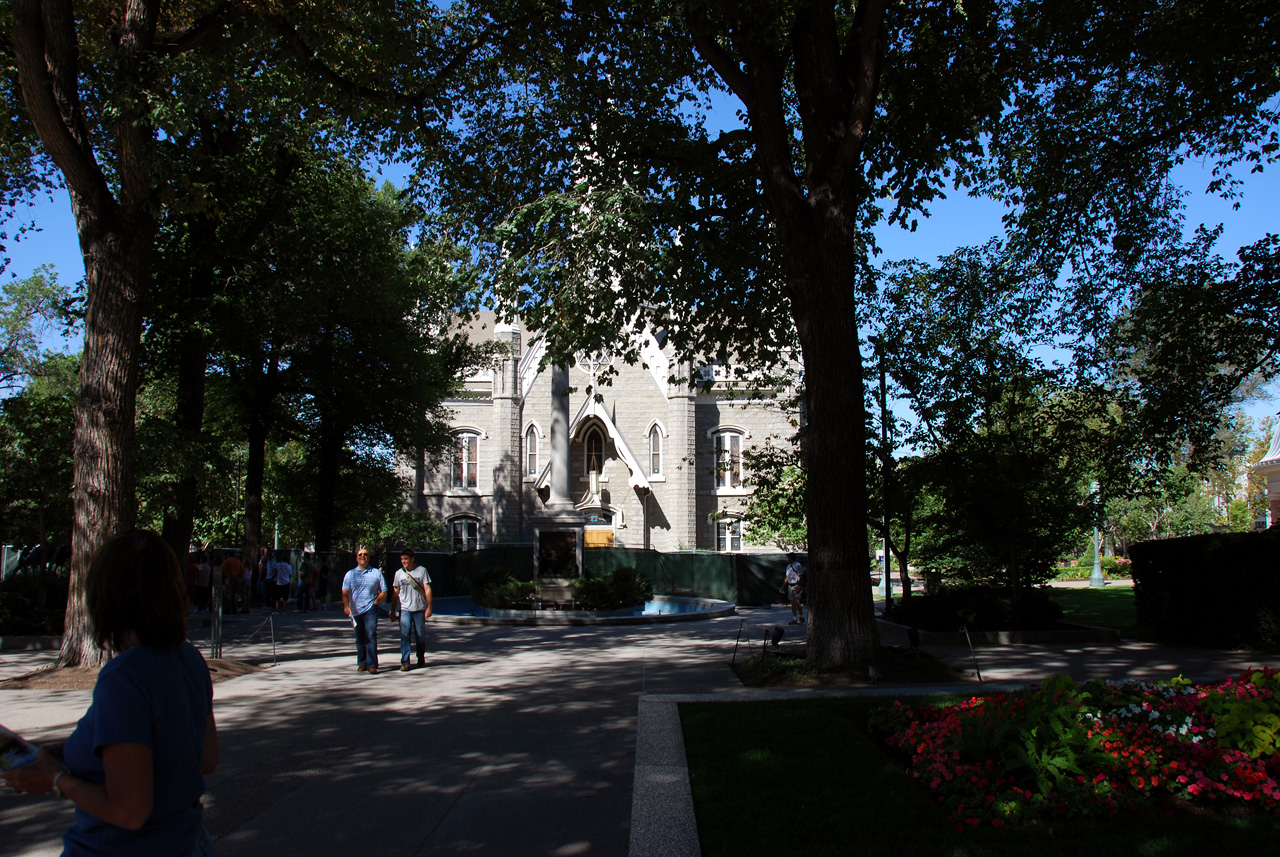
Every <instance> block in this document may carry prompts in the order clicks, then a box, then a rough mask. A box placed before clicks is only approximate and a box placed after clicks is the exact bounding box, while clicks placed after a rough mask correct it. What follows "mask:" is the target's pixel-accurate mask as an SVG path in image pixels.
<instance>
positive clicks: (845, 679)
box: [733, 646, 973, 687]
mask: <svg viewBox="0 0 1280 857" xmlns="http://www.w3.org/2000/svg"><path fill="white" fill-rule="evenodd" d="M804 658H805V649H804V647H796V648H793V649H786V650H782V651H779V650H772V651H770V652H769V654H767V655H765V656H764V657H763V658H762V657H761V656H760V655H759V654H758V653H757V654H755V655H752V656H749V657H748V658H746V659H745V660H744V659H741V658H740V659H739V660H737V661H736V662H735V663H734V665H733V671H734V673H735V674H736V675H737V676H738V680H739V681H741V682H742V683H743V685H745V686H746V687H832V686H834V687H849V686H864V685H866V686H869V685H872V684H875V682H873V681H871V680H870V679H869V678H868V677H867V675H866V673H865V672H862V671H858V672H849V671H834V670H833V671H825V670H814V669H813V668H811V667H810V666H808V664H806V663H805V660H804ZM880 671H881V675H882V678H881V681H886V682H893V683H903V684H929V683H936V682H948V683H955V682H968V681H972V680H973V679H971V678H970V677H968V676H966V675H964V674H962V673H958V672H955V671H954V670H952V669H951V668H949V667H948V666H947V665H946V664H943V663H942V662H941V661H938V660H936V659H935V658H933V657H932V656H931V655H928V654H926V653H924V652H921V651H908V650H907V649H901V648H897V647H895V646H884V647H882V648H881V650H880Z"/></svg>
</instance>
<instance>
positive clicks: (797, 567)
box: [786, 553, 804, 625]
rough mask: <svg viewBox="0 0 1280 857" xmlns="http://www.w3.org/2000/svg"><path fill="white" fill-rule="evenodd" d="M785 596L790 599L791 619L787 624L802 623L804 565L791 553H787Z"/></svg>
mask: <svg viewBox="0 0 1280 857" xmlns="http://www.w3.org/2000/svg"><path fill="white" fill-rule="evenodd" d="M786 586H787V597H788V598H790V599H791V621H790V622H788V623H787V624H788V625H803V624H804V604H803V603H802V601H801V599H803V598H804V566H802V565H801V564H800V561H799V560H797V559H796V555H795V554H793V553H789V554H787V583H786Z"/></svg>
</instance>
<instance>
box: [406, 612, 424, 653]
mask: <svg viewBox="0 0 1280 857" xmlns="http://www.w3.org/2000/svg"><path fill="white" fill-rule="evenodd" d="M415 633H416V634H417V635H418V660H422V659H423V657H424V656H425V655H426V652H427V611H425V610H412V611H410V610H401V611H400V663H402V664H407V663H409V639H410V637H411V636H412V635H413V634H415Z"/></svg>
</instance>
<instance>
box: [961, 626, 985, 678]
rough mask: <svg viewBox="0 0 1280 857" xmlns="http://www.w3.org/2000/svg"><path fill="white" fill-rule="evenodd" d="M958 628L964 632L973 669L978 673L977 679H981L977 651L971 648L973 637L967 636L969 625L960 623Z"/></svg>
mask: <svg viewBox="0 0 1280 857" xmlns="http://www.w3.org/2000/svg"><path fill="white" fill-rule="evenodd" d="M960 630H961V631H962V632H964V638H965V641H966V642H968V644H969V655H970V656H971V657H972V658H973V671H974V672H975V673H977V674H978V681H982V670H980V669H978V653H977V652H975V651H974V650H973V638H971V637H970V636H969V626H968V625H961V626H960Z"/></svg>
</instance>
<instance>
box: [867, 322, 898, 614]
mask: <svg viewBox="0 0 1280 857" xmlns="http://www.w3.org/2000/svg"><path fill="white" fill-rule="evenodd" d="M867 340H868V341H869V342H870V343H871V345H872V347H873V348H875V351H876V364H877V365H878V367H879V369H880V473H881V478H880V495H881V504H882V511H883V512H884V520H883V525H884V532H883V537H884V538H883V542H882V544H883V546H884V565H883V566H882V567H881V570H880V585H879V586H878V587H877V588H876V591H877V594H879V595H882V596H884V615H885V616H886V617H887V616H888V615H889V614H890V612H892V610H893V582H892V581H891V580H890V579H889V568H890V560H889V476H890V456H889V404H888V401H889V400H888V395H887V392H886V388H885V368H884V341H883V340H882V339H881V338H880V337H879V336H869V337H867Z"/></svg>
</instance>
